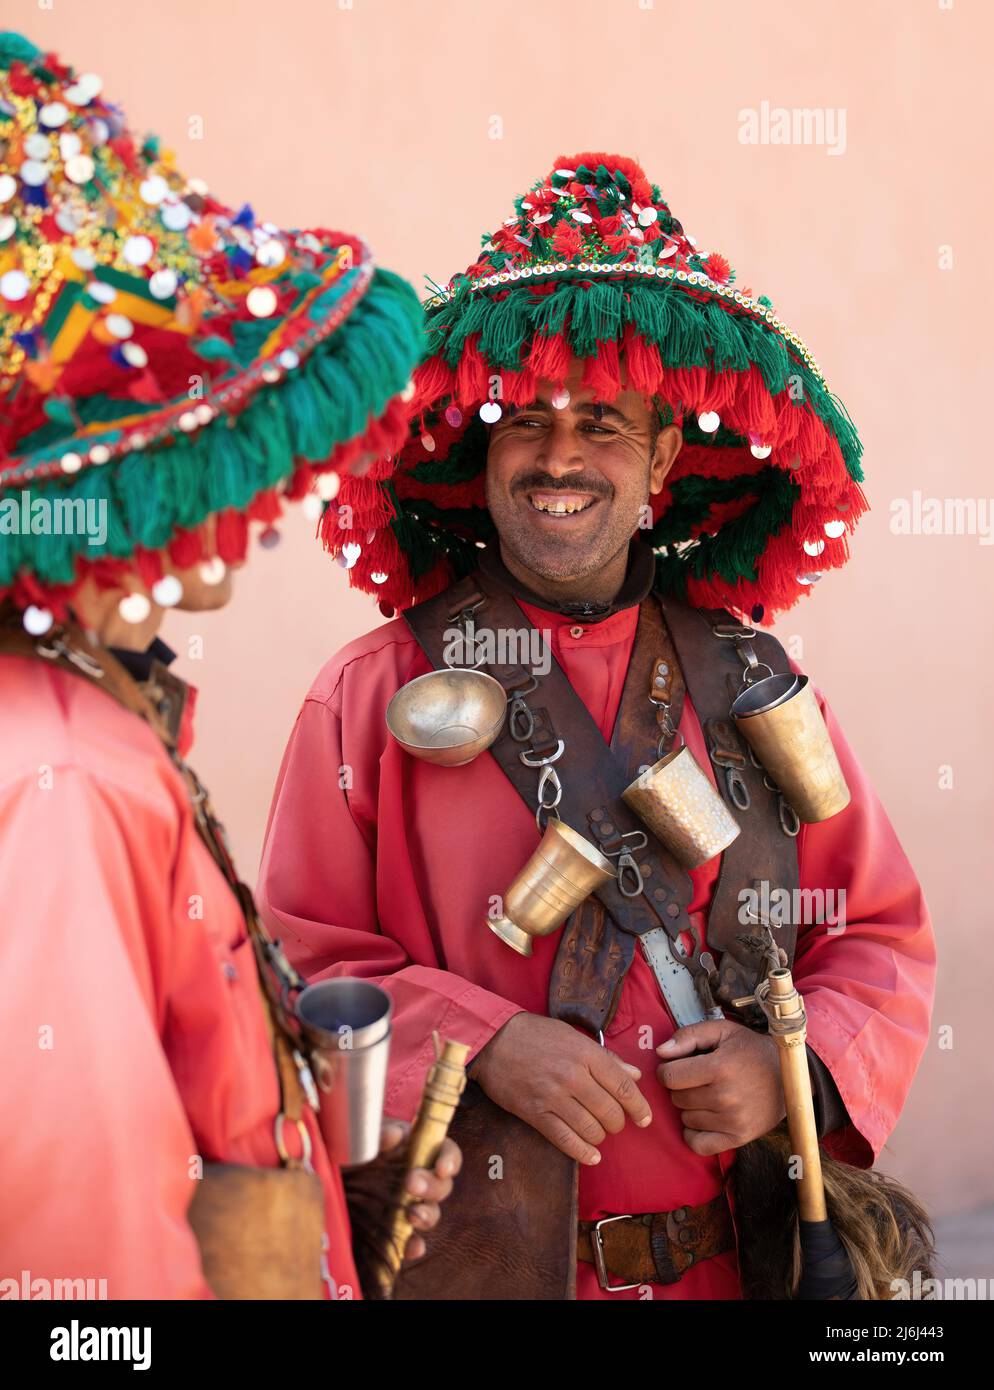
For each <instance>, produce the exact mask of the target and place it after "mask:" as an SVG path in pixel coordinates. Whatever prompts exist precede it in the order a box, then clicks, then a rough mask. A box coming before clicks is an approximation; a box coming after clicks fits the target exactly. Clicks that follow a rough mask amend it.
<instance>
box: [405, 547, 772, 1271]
mask: <svg viewBox="0 0 994 1390" xmlns="http://www.w3.org/2000/svg"><path fill="white" fill-rule="evenodd" d="M403 616H404V618H405V620H406V622H407V624H408V626H409V627H410V629H411V631H412V633H413V634H414V636H415V638H416V639H417V641H418V643H419V645H420V646H421V648H422V650H423V651H424V652H425V654H426V656H427V657H428V659H429V661H431V663H432V665H433V666H434V667H435V668H436V669H444V668H445V667H446V665H447V664H448V662H447V661H446V658H445V654H444V649H445V647H446V643H447V638H451V635H452V630H453V626H454V625H456V626H461V627H462V628H463V631H464V634H466V633H468V632H469V629H468V624H469V623H470V622H472V632H473V634H474V635H475V634H479V633H480V631H481V629H482V628H489V629H490V630H491V631H493V632H495V633H500V632H501V630H518V631H520V630H522V629H529V628H531V626H532V625H531V623H530V622H529V620H528V618H527V617H526V615H525V614H524V612H523V611H522V609H521V608H520V607H519V605H518V604H517V603H516V602H515V600H514V599H513V598H512V596H511V595H510V594H509V593H508V592H507V591H506V589H505V588H504V587H503V586H502V585H501V584H500V583H499V582H497V581H496V580H495V578H494V576H492V575H491V574H488V573H483V572H481V571H479V570H477V571H475V572H474V573H473V574H471V575H469V576H467V577H466V578H464V579H462V580H460V581H458V582H457V583H455V584H453V585H451V586H450V587H449V588H448V589H446V590H444V591H443V592H442V593H440V594H438V595H436V596H435V597H434V598H432V599H428V600H427V601H426V602H424V603H420V604H417V605H415V606H413V607H412V608H409V609H407V610H406V611H405V612H404V614H403ZM516 649H517V650H519V651H520V650H521V649H522V644H518V646H517V648H516ZM524 649H525V650H528V651H533V650H534V648H532V647H530V646H528V645H527V644H525V645H524ZM756 664H759V665H765V666H768V667H769V668H771V669H772V670H773V671H786V670H788V669H789V667H788V663H787V658H786V654H785V653H784V651H783V648H782V647H781V646H780V643H779V642H777V641H776V639H775V638H773V637H772V636H770V635H769V634H766V633H759V632H756V631H755V630H753V629H752V628H748V627H744V626H743V625H742V624H740V623H738V622H737V621H736V620H735V619H734V618H733V617H732V616H731V615H730V614H729V613H727V612H725V611H723V610H694V609H691V608H689V607H688V606H687V605H685V604H683V603H679V602H677V601H675V600H672V599H662V598H660V597H659V596H658V595H656V594H653V593H650V594H649V595H648V596H647V597H646V598H645V599H643V600H642V602H641V603H640V605H639V615H638V624H637V628H636V635H635V642H634V645H633V649H632V655H631V659H630V662H629V667H628V672H627V675H626V679H625V684H624V689H623V691H622V695H621V701H620V704H619V709H618V714H617V718H616V721H615V726H614V730H613V732H612V737H611V742H610V746H609V745H608V744H607V743H606V742H605V740H604V738H603V736H602V735H601V732H600V730H599V729H598V728H597V726H596V724H595V723H594V721H593V719H592V717H591V715H590V713H589V711H588V710H587V709H586V706H585V705H584V704H583V702H582V700H581V699H580V697H579V696H578V695H577V693H576V692H575V690H574V689H573V687H572V685H571V684H570V682H569V680H568V678H567V677H566V674H565V672H564V671H563V670H562V668H561V667H560V666H559V664H558V662H556V661H555V659H554V658H552V657H551V654H550V669H549V672H548V674H547V675H544V676H538V675H536V673H535V672H534V671H533V670H531V669H530V668H528V667H527V666H525V665H522V664H518V663H510V664H507V665H500V664H496V663H493V662H491V663H487V662H481V663H479V665H478V669H483V670H485V671H486V672H487V674H489V675H491V676H493V677H495V679H497V680H498V681H499V682H500V684H501V685H502V686H503V688H504V690H505V692H506V693H507V697H508V702H509V714H508V719H507V721H506V723H505V726H504V728H503V730H502V732H501V734H500V737H499V738H498V739H497V740H496V741H495V742H494V743H493V744H492V745H491V747H490V750H489V751H490V752H491V754H492V755H493V757H494V758H495V759H496V761H497V763H498V764H499V765H500V767H501V769H502V771H503V772H504V773H505V775H506V776H507V778H508V779H509V780H510V782H511V783H512V785H513V786H514V787H515V789H516V790H517V791H518V792H519V794H520V795H521V796H522V798H523V799H524V800H525V802H526V803H527V804H528V805H529V807H530V808H532V809H534V808H535V806H536V773H537V770H538V769H542V768H543V767H544V768H548V767H549V766H554V768H555V770H556V778H555V782H556V783H557V784H558V792H557V795H556V796H555V798H554V799H553V798H552V797H549V796H547V794H546V792H545V791H543V790H541V789H539V791H538V794H537V801H538V813H537V817H536V818H537V820H538V823H539V825H541V813H542V810H543V809H545V810H546V811H551V810H554V811H555V812H556V813H557V814H559V815H561V816H562V818H563V820H564V821H565V822H566V823H567V824H569V825H571V826H572V827H573V828H574V829H576V830H578V831H579V832H580V833H581V834H584V835H586V836H587V837H588V838H589V839H591V840H592V841H594V842H595V843H597V844H598V846H599V847H600V849H601V851H602V853H604V854H605V855H608V856H611V857H614V859H615V860H616V862H617V864H618V877H617V878H615V879H613V880H611V881H610V882H608V883H607V884H605V885H604V886H603V887H601V888H599V889H597V891H596V892H595V893H594V894H593V895H592V896H591V897H589V898H588V899H587V900H586V901H585V902H584V903H582V904H581V905H580V907H578V908H577V909H576V911H575V912H574V913H573V914H572V915H571V917H570V918H569V919H568V921H567V923H566V925H565V927H564V929H563V932H562V936H561V939H560V944H559V949H558V952H557V954H556V958H555V962H554V965H553V969H552V974H551V978H550V982H549V1015H550V1017H552V1018H558V1019H561V1020H563V1021H564V1022H567V1023H571V1024H574V1025H577V1026H580V1027H583V1028H585V1029H586V1030H587V1031H588V1032H590V1033H591V1034H592V1035H594V1036H595V1037H600V1038H601V1040H603V1031H604V1029H605V1027H606V1026H607V1025H608V1024H609V1023H610V1021H611V1019H612V1017H613V1016H614V1013H615V1011H616V1009H617V1007H618V1003H619V1001H620V997H621V990H622V986H623V983H624V976H625V974H626V972H627V970H628V968H629V966H630V965H631V962H632V959H633V957H634V952H635V945H636V941H638V942H639V943H640V945H641V947H642V950H643V952H644V954H645V955H646V958H647V960H648V961H649V964H650V966H651V967H652V969H653V973H654V975H655V977H656V980H657V982H658V983H659V986H660V989H661V992H662V993H663V996H664V999H665V1001H666V1003H667V1006H668V1007H669V1009H670V1012H671V1014H672V1015H673V1017H674V1020H675V1022H676V1023H677V1025H678V1026H680V1025H682V1024H685V1023H690V1022H694V1021H696V1020H698V1019H700V1018H704V1017H707V1016H709V1015H710V1016H712V1017H714V1016H718V1017H720V1016H721V1011H720V1009H718V1008H716V1004H720V1005H721V1006H723V1007H724V1008H725V1009H727V1010H729V1011H730V1012H731V1011H734V1013H735V1015H736V1016H737V1017H738V1018H739V1020H740V1021H741V1022H743V1023H746V1024H749V1025H751V1026H753V1027H764V1026H765V1022H764V1020H763V1019H762V1016H761V1015H760V1014H759V1013H758V1011H757V1010H755V1008H754V1007H753V1006H750V1005H748V1004H739V1005H736V1004H735V1003H734V1001H735V1000H741V999H743V998H744V997H746V996H749V995H751V994H752V993H753V991H754V989H755V986H756V984H757V983H758V981H759V980H760V979H761V978H762V977H763V975H764V974H765V971H766V968H767V966H768V963H769V939H770V938H769V931H768V926H767V924H764V923H763V922H761V921H760V922H754V923H752V924H751V925H752V926H753V927H755V928H757V930H749V929H747V927H745V926H744V925H743V922H742V919H741V917H740V911H741V901H742V899H741V892H742V890H743V889H745V888H748V887H753V888H758V887H760V886H761V884H762V881H763V880H764V879H765V880H767V882H768V884H769V888H770V891H771V892H772V890H773V888H775V887H776V888H784V889H787V890H788V891H790V890H792V889H795V888H796V887H797V886H798V883H799V869H798V856H797V847H796V840H795V836H796V834H797V830H798V828H799V826H798V822H797V818H796V816H794V814H793V812H792V810H791V808H790V807H789V806H787V805H786V804H785V803H784V799H783V797H782V796H781V795H780V792H779V790H778V789H777V788H776V787H775V786H774V785H773V784H772V783H771V781H770V779H769V778H768V777H767V775H766V774H765V772H764V770H763V768H762V767H761V766H759V765H758V764H757V763H756V762H755V760H754V759H753V757H752V756H751V754H750V753H749V750H748V747H747V745H746V744H745V743H744V741H743V740H742V739H741V738H740V737H739V735H738V732H737V730H736V728H735V725H734V724H733V723H732V720H731V718H730V715H729V706H730V704H731V701H732V698H733V696H734V695H735V694H736V692H737V690H738V688H739V685H740V683H741V678H742V672H743V667H744V666H745V667H749V666H755V665H756ZM688 690H689V693H690V697H691V700H692V702H693V706H694V710H695V712H696V714H697V717H698V719H699V721H700V724H701V728H702V731H703V734H704V738H705V742H706V746H707V750H708V754H709V757H710V759H711V764H712V767H713V769H714V773H715V779H716V782H717V786H718V791H719V793H720V794H721V796H722V797H723V798H724V800H725V802H726V803H727V804H728V806H729V807H730V809H731V811H732V814H733V815H734V816H735V818H736V819H737V820H738V822H739V824H740V826H741V833H740V834H739V836H738V837H737V839H736V840H734V841H733V843H732V844H731V846H729V848H728V849H727V850H725V852H724V854H723V855H722V861H721V865H720V870H719V876H718V880H717V882H716V885H715V890H714V893H713V896H712V901H711V905H710V911H709V913H708V918H707V930H706V940H705V941H703V942H702V941H700V940H699V939H698V936H697V933H696V932H695V931H694V929H693V926H692V924H691V921H690V917H689V915H688V911H687V909H688V905H689V903H690V901H691V892H692V881H691V878H690V875H689V874H688V873H687V872H686V871H685V870H683V869H682V868H681V867H680V866H679V865H678V864H677V863H676V861H675V860H674V859H673V857H672V856H671V855H670V854H669V853H668V852H667V850H666V849H665V848H664V846H663V845H662V844H660V842H659V841H658V840H657V839H656V838H655V837H654V836H653V835H652V833H651V832H650V831H649V830H648V828H647V827H646V826H645V825H644V824H643V823H642V822H641V821H640V820H639V819H638V818H637V817H636V816H635V814H634V812H633V811H631V810H630V809H629V807H628V806H627V805H626V804H625V802H623V801H622V800H621V795H620V794H621V792H622V790H623V789H624V788H625V787H626V786H627V785H628V784H629V783H630V782H631V781H632V780H633V779H634V778H636V777H637V776H638V774H639V772H640V770H641V769H642V768H644V767H646V766H650V765H651V764H652V763H654V762H655V761H656V760H657V759H658V758H660V757H661V756H663V754H664V753H665V752H667V751H668V749H669V747H670V745H671V744H672V742H673V740H674V738H675V735H676V729H677V725H678V724H679V722H680V715H681V712H682V708H683V703H684V698H685V695H686V693H687V691H688ZM560 743H562V745H563V746H562V747H560ZM523 753H524V754H525V755H526V756H525V757H524V758H523V757H522V754H523ZM560 773H561V775H560ZM545 785H546V782H545V778H543V779H542V786H545ZM795 936H796V926H793V925H788V924H784V925H780V926H778V928H777V939H776V941H777V945H778V946H779V947H781V948H782V949H783V950H784V951H785V952H786V953H787V957H788V960H790V959H792V958H793V953H794V945H795ZM712 952H714V953H716V954H718V955H719V960H718V963H717V965H716V964H715V960H714V956H713V955H712ZM734 1243H735V1241H734V1230H733V1226H732V1221H731V1215H730V1212H729V1209H728V1204H727V1201H726V1199H725V1196H724V1194H720V1195H719V1196H718V1197H716V1198H714V1199H713V1200H712V1201H710V1202H705V1203H702V1204H701V1205H699V1206H696V1207H681V1208H679V1209H677V1210H676V1211H674V1212H655V1213H644V1214H638V1215H629V1214H618V1215H616V1216H607V1217H604V1218H601V1219H600V1220H599V1221H580V1222H578V1224H577V1248H576V1253H577V1257H578V1258H579V1259H581V1260H587V1261H590V1262H592V1263H593V1264H594V1265H595V1266H596V1269H597V1274H598V1279H599V1281H600V1284H601V1287H602V1288H604V1289H606V1290H607V1291H609V1292H616V1291H621V1290H624V1289H630V1288H635V1287H638V1286H639V1285H641V1284H643V1283H646V1282H650V1283H672V1282H675V1281H676V1280H677V1279H679V1278H680V1277H681V1276H682V1274H683V1273H684V1272H685V1271H686V1270H687V1269H688V1268H690V1267H691V1266H692V1265H694V1264H696V1263H699V1262H700V1261H701V1260H703V1259H708V1258H710V1257H712V1256H714V1255H716V1254H719V1253H720V1252H722V1251H724V1250H729V1249H732V1248H733V1247H734ZM612 1278H614V1279H616V1280H620V1281H621V1282H620V1283H617V1282H615V1283H613V1282H612Z"/></svg>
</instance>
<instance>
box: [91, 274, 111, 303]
mask: <svg viewBox="0 0 994 1390" xmlns="http://www.w3.org/2000/svg"><path fill="white" fill-rule="evenodd" d="M86 293H87V294H88V295H89V296H90V298H91V299H95V300H96V301H97V303H98V304H113V302H114V300H115V299H116V298H117V290H116V289H115V288H114V286H113V285H107V284H105V283H104V282H103V280H91V281H90V283H89V284H88V285H87V287H86Z"/></svg>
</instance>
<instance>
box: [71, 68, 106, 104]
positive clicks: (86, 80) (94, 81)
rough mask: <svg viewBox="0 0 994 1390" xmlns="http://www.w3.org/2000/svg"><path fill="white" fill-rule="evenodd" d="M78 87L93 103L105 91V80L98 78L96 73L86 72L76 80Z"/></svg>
mask: <svg viewBox="0 0 994 1390" xmlns="http://www.w3.org/2000/svg"><path fill="white" fill-rule="evenodd" d="M76 86H77V87H79V88H80V89H81V90H82V91H84V92H85V93H86V96H87V100H88V101H92V100H93V98H94V97H98V96H99V95H100V93H101V92H102V91H103V89H104V80H103V78H102V77H98V76H97V74H96V73H95V72H84V73H82V74H81V76H79V77H77V78H76Z"/></svg>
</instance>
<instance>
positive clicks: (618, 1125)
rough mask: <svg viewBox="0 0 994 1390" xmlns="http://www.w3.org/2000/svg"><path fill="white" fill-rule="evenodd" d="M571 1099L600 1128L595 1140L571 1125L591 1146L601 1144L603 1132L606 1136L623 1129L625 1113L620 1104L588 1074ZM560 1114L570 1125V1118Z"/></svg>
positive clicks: (563, 1112) (585, 1074) (563, 1113)
mask: <svg viewBox="0 0 994 1390" xmlns="http://www.w3.org/2000/svg"><path fill="white" fill-rule="evenodd" d="M572 1099H573V1100H575V1101H578V1102H579V1104H580V1106H581V1107H582V1108H583V1109H584V1110H585V1111H589V1112H590V1114H591V1115H592V1116H593V1117H594V1119H595V1120H596V1121H597V1123H598V1125H599V1126H601V1127H602V1129H601V1134H600V1137H599V1138H596V1139H595V1138H594V1137H593V1135H591V1134H587V1133H586V1131H585V1130H583V1129H577V1126H576V1125H573V1128H574V1129H577V1132H578V1133H579V1134H580V1135H581V1136H582V1137H583V1138H584V1139H589V1140H590V1142H591V1143H592V1144H601V1143H603V1141H604V1131H605V1130H606V1131H607V1133H608V1134H620V1133H621V1131H622V1130H623V1129H624V1127H625V1112H624V1110H623V1108H622V1106H621V1103H620V1102H619V1101H616V1100H615V1098H614V1096H613V1095H612V1094H611V1092H610V1091H605V1089H604V1087H603V1086H602V1085H601V1084H600V1082H599V1081H597V1080H595V1079H594V1077H592V1076H591V1075H590V1073H589V1072H585V1073H584V1076H583V1080H582V1081H581V1082H580V1083H579V1084H578V1085H577V1086H576V1087H575V1089H574V1090H573V1093H572ZM560 1113H562V1115H563V1118H564V1119H566V1120H569V1122H570V1123H571V1124H572V1120H571V1119H570V1116H569V1115H567V1114H566V1113H565V1111H562V1112H560Z"/></svg>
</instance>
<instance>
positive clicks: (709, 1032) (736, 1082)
mask: <svg viewBox="0 0 994 1390" xmlns="http://www.w3.org/2000/svg"><path fill="white" fill-rule="evenodd" d="M656 1052H657V1053H658V1055H659V1056H660V1057H662V1058H663V1063H662V1065H661V1066H660V1067H658V1068H657V1069H656V1075H657V1076H658V1077H659V1080H660V1082H661V1083H662V1085H664V1086H665V1087H666V1088H667V1089H668V1090H669V1093H670V1099H671V1100H672V1101H673V1104H674V1105H675V1106H676V1107H677V1109H678V1110H680V1111H681V1114H682V1119H683V1137H684V1141H685V1142H686V1144H687V1147H688V1148H690V1149H693V1151H694V1153H695V1154H702V1155H707V1154H718V1153H723V1152H724V1151H725V1150H726V1149H737V1148H739V1147H740V1146H741V1145H742V1144H748V1143H749V1141H750V1140H751V1139H759V1138H761V1136H762V1135H764V1134H769V1132H770V1130H771V1129H774V1128H775V1127H776V1126H777V1125H778V1124H779V1123H780V1121H781V1120H782V1119H783V1117H784V1115H785V1114H786V1113H787V1108H786V1105H785V1103H784V1098H783V1085H782V1083H781V1081H780V1062H779V1059H778V1058H777V1045H776V1043H775V1042H774V1041H773V1039H772V1038H771V1037H770V1036H769V1035H768V1034H766V1033H754V1032H753V1030H752V1029H751V1028H747V1027H746V1026H745V1025H744V1024H742V1023H733V1022H732V1021H731V1020H730V1019H727V1018H726V1019H722V1020H721V1021H720V1022H718V1021H714V1022H712V1021H710V1020H708V1021H706V1022H704V1023H691V1024H689V1025H688V1027H686V1028H678V1029H677V1031H676V1032H675V1033H674V1034H673V1036H672V1038H670V1039H669V1041H668V1042H664V1043H663V1044H662V1046H661V1047H657V1048H656ZM694 1052H698V1053H700V1054H701V1055H699V1056H696V1057H695V1056H692V1055H691V1054H692V1053H694ZM677 1058H679V1059H680V1060H679V1061H677V1060H675V1059H677Z"/></svg>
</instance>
